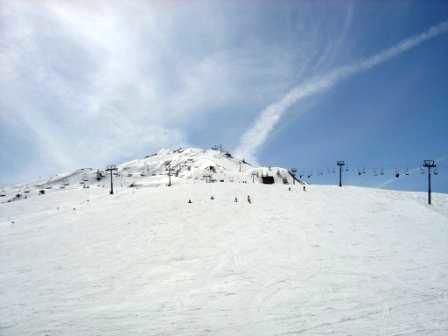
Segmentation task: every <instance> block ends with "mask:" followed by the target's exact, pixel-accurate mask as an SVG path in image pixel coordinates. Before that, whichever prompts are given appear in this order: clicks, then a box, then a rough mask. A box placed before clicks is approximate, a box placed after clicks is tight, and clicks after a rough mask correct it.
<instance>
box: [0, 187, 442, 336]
mask: <svg viewBox="0 0 448 336" xmlns="http://www.w3.org/2000/svg"><path fill="white" fill-rule="evenodd" d="M300 188H301V187H300ZM248 194H249V195H251V198H252V200H253V203H252V204H248V203H247V201H246V197H247V195H248ZM211 195H214V196H215V200H210V196H211ZM235 196H237V197H238V203H234V197H235ZM189 198H191V199H192V201H193V203H192V204H187V203H186V202H187V200H188V199H189ZM87 200H88V201H87ZM57 207H58V208H57ZM74 208H75V210H74ZM447 218H448V196H447V195H442V194H435V195H434V205H433V206H431V207H430V206H427V205H426V204H425V194H423V193H408V192H394V191H385V190H375V189H365V188H356V187H345V188H342V189H341V188H337V187H332V186H310V187H309V188H308V191H307V192H303V191H302V190H301V189H299V187H297V188H296V187H295V186H293V189H292V191H288V190H287V186H282V185H271V186H266V185H259V184H238V183H233V184H232V183H212V184H204V183H197V184H185V185H175V186H173V187H170V188H168V187H159V188H142V189H130V188H127V189H125V188H124V189H121V188H118V190H117V194H116V195H113V196H111V195H108V194H107V190H105V189H103V188H98V187H91V188H90V189H78V190H60V191H57V192H53V193H48V194H47V195H45V196H42V197H35V198H30V199H26V200H22V201H18V202H12V203H6V204H0V296H1V300H0V335H123V334H129V335H207V334H210V335H387V336H392V335H397V336H398V335H447V334H448V219H447Z"/></svg>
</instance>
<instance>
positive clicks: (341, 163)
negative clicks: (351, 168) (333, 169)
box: [336, 161, 345, 187]
mask: <svg viewBox="0 0 448 336" xmlns="http://www.w3.org/2000/svg"><path fill="white" fill-rule="evenodd" d="M336 164H337V165H338V166H339V186H340V187H342V167H343V166H345V161H337V162H336Z"/></svg>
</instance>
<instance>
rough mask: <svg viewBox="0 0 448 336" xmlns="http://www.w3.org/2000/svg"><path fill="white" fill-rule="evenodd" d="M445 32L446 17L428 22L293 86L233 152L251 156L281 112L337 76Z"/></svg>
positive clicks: (375, 63) (263, 113) (334, 81)
mask: <svg viewBox="0 0 448 336" xmlns="http://www.w3.org/2000/svg"><path fill="white" fill-rule="evenodd" d="M446 32H448V21H444V22H442V23H440V24H438V25H435V26H432V27H430V28H429V29H428V30H426V31H425V32H422V33H420V34H418V35H416V36H413V37H410V38H407V39H405V40H403V41H401V42H400V43H398V44H397V45H396V46H394V47H391V48H389V49H386V50H383V51H381V52H379V53H377V54H375V55H373V56H371V57H369V58H367V59H364V60H361V61H359V62H357V63H354V64H350V65H346V66H342V67H340V68H336V69H335V70H333V71H330V72H329V73H328V74H327V75H324V76H321V77H317V78H314V79H312V80H310V81H308V82H306V83H304V84H301V85H299V86H296V87H294V88H293V89H291V90H290V91H289V92H288V93H287V94H286V95H285V96H283V97H282V98H281V99H280V100H278V101H276V102H274V103H272V104H270V105H269V106H267V107H266V108H265V109H263V110H262V111H261V113H260V114H259V115H258V117H257V119H256V120H255V122H254V123H253V125H252V126H251V127H250V128H249V129H247V130H246V132H245V133H244V134H243V136H242V137H241V141H240V144H239V146H238V147H237V149H236V153H237V155H238V156H240V157H245V158H249V159H251V160H254V159H255V155H256V153H257V150H258V149H259V148H260V146H262V145H263V144H264V143H265V142H266V140H267V139H268V137H269V135H270V133H271V132H272V130H273V129H274V128H275V126H276V125H277V124H278V122H279V121H280V119H281V118H282V116H283V115H284V114H285V112H286V111H287V110H288V109H289V108H290V107H291V106H292V105H294V104H296V103H297V102H299V101H300V100H302V99H305V98H307V97H310V96H312V95H315V94H318V93H320V92H323V91H325V90H328V89H329V88H331V87H333V86H334V85H336V84H337V83H339V82H340V81H341V80H344V79H346V78H348V77H350V76H353V75H355V74H357V73H360V72H363V71H366V70H369V69H371V68H373V67H375V66H378V65H380V64H382V63H384V62H387V61H389V60H391V59H393V58H394V57H397V56H399V55H400V54H402V53H404V52H406V51H408V50H410V49H413V48H416V47H418V46H419V45H420V44H422V43H424V42H425V41H428V40H430V39H432V38H435V37H437V36H439V35H441V34H444V33H446Z"/></svg>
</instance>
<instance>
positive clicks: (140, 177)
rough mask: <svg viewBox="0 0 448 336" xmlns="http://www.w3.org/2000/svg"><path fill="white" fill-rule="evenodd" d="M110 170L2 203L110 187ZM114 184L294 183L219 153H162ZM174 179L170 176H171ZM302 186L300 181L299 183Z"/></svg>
mask: <svg viewBox="0 0 448 336" xmlns="http://www.w3.org/2000/svg"><path fill="white" fill-rule="evenodd" d="M106 168H107V167H104V168H102V169H94V168H81V169H78V170H76V171H73V172H69V173H64V174H58V175H56V176H53V177H51V178H48V179H40V180H39V181H35V182H33V183H29V184H23V185H17V186H13V187H9V188H3V189H2V191H1V193H0V194H1V195H2V198H3V202H5V201H6V202H7V201H16V200H22V199H26V198H28V197H32V196H35V195H44V194H46V193H48V192H53V191H55V190H59V189H66V188H68V189H78V188H90V187H103V188H106V187H109V183H110V182H109V173H108V171H106ZM116 168H117V170H116V171H114V173H113V174H114V180H115V184H116V185H117V186H118V187H120V188H124V187H147V186H163V185H167V184H169V183H171V184H183V183H213V182H220V183H222V182H230V183H283V184H291V183H293V182H294V181H293V179H294V177H293V174H291V172H289V171H288V170H287V169H285V168H280V167H256V166H253V165H251V164H249V163H248V162H246V161H245V160H243V159H237V158H234V157H233V156H232V154H231V153H229V152H227V151H222V150H219V149H209V150H204V149H199V148H185V149H184V148H179V149H176V150H168V149H162V150H160V151H159V152H158V153H154V154H151V155H147V156H146V157H145V158H143V159H138V160H133V161H130V162H126V163H123V164H120V165H118V166H117V167H116ZM170 175H171V176H170ZM297 181H298V180H297ZM298 182H299V183H302V182H301V181H298Z"/></svg>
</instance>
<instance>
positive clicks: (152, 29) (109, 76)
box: [0, 0, 292, 171]
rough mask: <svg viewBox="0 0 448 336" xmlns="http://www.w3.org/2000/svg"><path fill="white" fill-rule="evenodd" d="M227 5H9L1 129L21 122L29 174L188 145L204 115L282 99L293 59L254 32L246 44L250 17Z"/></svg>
mask: <svg viewBox="0 0 448 336" xmlns="http://www.w3.org/2000/svg"><path fill="white" fill-rule="evenodd" d="M224 7H225V6H224V5H220V4H218V3H215V4H211V3H210V4H208V3H207V2H205V1H204V2H197V3H195V4H191V5H188V6H185V5H183V3H182V2H176V1H175V2H170V3H166V2H162V1H160V2H158V1H155V2H148V1H134V2H127V3H124V2H121V1H114V0H111V1H101V0H100V1H95V2H93V3H88V2H84V1H82V2H77V3H76V2H69V1H49V0H48V1H42V2H39V3H35V2H29V1H22V0H17V1H5V2H2V5H1V6H0V22H1V30H0V88H1V90H0V132H1V131H2V129H4V128H8V129H17V127H16V125H17V124H20V125H21V129H20V131H21V132H17V133H16V134H15V136H16V137H17V138H18V140H20V138H25V139H26V141H27V143H28V144H29V146H28V147H27V150H29V152H27V153H15V154H16V155H17V156H19V155H28V158H27V159H26V160H24V161H25V162H28V166H27V167H23V169H27V170H30V169H29V167H31V166H33V167H35V166H37V163H38V162H39V161H43V160H45V162H46V164H47V167H48V166H51V165H53V167H54V169H53V171H57V170H65V169H72V168H74V167H78V166H84V165H89V166H101V165H103V164H105V163H107V162H111V161H114V160H120V159H123V158H126V157H127V158H129V157H135V156H136V155H139V154H143V153H144V152H148V151H152V150H157V149H159V148H160V147H166V146H168V147H170V146H179V145H185V144H188V143H189V126H190V125H191V124H194V125H195V127H200V125H198V124H199V122H200V120H201V118H202V117H203V116H204V115H207V114H209V113H211V112H212V111H215V110H224V109H225V108H226V107H227V106H238V105H241V103H243V104H247V103H248V102H251V101H257V99H260V98H259V97H260V92H262V93H263V95H261V96H262V97H263V98H264V97H266V96H269V97H270V95H271V94H278V92H280V90H284V87H283V86H281V84H280V85H279V83H282V82H283V79H284V77H285V76H286V75H287V74H289V73H290V72H291V71H290V70H291V69H290V68H288V64H290V63H292V62H288V61H285V59H286V58H288V57H289V56H288V55H287V54H286V53H282V51H281V50H280V49H279V48H273V47H272V46H269V45H264V44H263V43H262V41H258V40H256V39H250V36H251V34H247V35H248V36H249V37H248V39H250V41H248V42H247V43H245V44H244V48H243V47H241V44H240V43H239V40H240V39H241V38H242V37H241V36H240V34H239V32H240V31H241V29H239V26H240V25H242V24H245V23H244V20H242V19H239V18H238V17H229V16H228V13H227V14H226V13H225V8H224ZM251 15H252V14H251ZM253 15H256V13H255V14H253ZM193 17H197V18H200V20H199V19H198V20H192V18H193ZM254 21H256V20H254ZM229 27H230V28H229ZM252 35H256V34H255V33H254V32H252ZM254 55H255V56H256V57H254ZM279 59H280V60H282V61H281V62H278V60H279ZM253 83H265V85H260V87H261V86H262V87H263V90H264V91H261V90H260V88H259V87H257V86H256V85H253ZM266 83H267V84H266ZM278 87H279V88H280V89H278ZM243 88H244V90H243ZM226 113H228V114H230V113H231V112H227V111H226ZM233 113H234V114H237V113H239V112H238V111H235V112H233ZM208 127H209V126H208ZM216 127H217V128H218V127H219V126H216ZM23 129H26V132H23ZM10 134H11V133H10ZM0 140H1V139H0ZM8 142H11V141H10V140H8ZM17 142H19V141H17ZM31 147H32V148H31ZM7 150H11V151H14V149H7ZM30 152H35V155H34V156H33V157H34V161H35V162H34V161H33V157H32V156H31V155H30ZM39 165H41V162H39Z"/></svg>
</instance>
